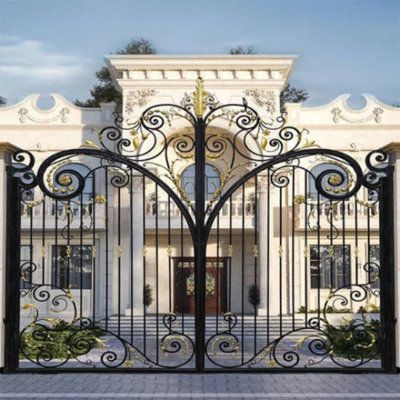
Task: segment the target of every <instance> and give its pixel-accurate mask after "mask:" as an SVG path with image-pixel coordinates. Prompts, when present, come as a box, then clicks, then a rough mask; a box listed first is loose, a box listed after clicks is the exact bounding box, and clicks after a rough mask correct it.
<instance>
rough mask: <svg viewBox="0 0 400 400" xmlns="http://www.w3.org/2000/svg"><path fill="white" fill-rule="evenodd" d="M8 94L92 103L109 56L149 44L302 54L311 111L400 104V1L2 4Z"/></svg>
mask: <svg viewBox="0 0 400 400" xmlns="http://www.w3.org/2000/svg"><path fill="white" fill-rule="evenodd" d="M0 35H1V36H0V95H1V96H3V97H6V99H7V103H8V104H13V103H15V102H17V101H19V100H21V99H23V98H24V97H25V96H27V95H30V94H32V93H39V94H41V95H44V96H45V95H48V94H49V93H60V94H62V95H64V96H65V97H67V98H68V99H69V100H74V99H76V98H78V99H81V100H84V99H86V98H88V97H89V96H90V94H89V90H90V88H91V87H92V85H93V84H95V83H96V77H95V71H96V70H97V69H99V67H101V66H102V65H103V64H104V56H105V55H107V54H111V53H113V52H115V51H116V50H117V49H118V48H121V47H123V46H124V45H125V44H126V43H127V42H128V41H129V40H130V39H132V38H138V37H144V38H146V39H148V40H150V41H151V42H153V44H154V46H155V47H156V49H157V52H158V53H160V54H180V55H182V54H226V53H228V52H229V49H230V48H232V47H234V46H237V45H242V46H253V47H254V49H255V50H256V51H257V52H258V53H260V54H268V53H272V54H297V55H299V59H298V60H297V63H296V66H295V68H294V71H293V74H292V76H291V78H290V82H291V83H292V84H293V85H294V86H296V87H299V88H304V89H306V90H307V91H308V92H309V93H310V99H309V100H307V102H306V104H307V105H309V106H316V105H322V104H326V103H328V102H330V101H331V100H333V99H334V98H336V97H337V96H338V95H340V94H343V93H350V94H352V97H351V98H350V100H349V103H350V105H351V106H353V107H357V108H360V107H362V105H363V100H362V98H361V94H363V93H370V94H373V95H374V96H376V97H377V98H379V99H380V100H382V101H384V102H386V103H388V104H393V103H400V0H246V1H244V0H201V1H197V0H146V1H145V0H137V1H136V0H108V1H105V0H68V1H66V0H0Z"/></svg>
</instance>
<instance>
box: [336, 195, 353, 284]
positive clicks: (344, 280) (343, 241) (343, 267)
mask: <svg viewBox="0 0 400 400" xmlns="http://www.w3.org/2000/svg"><path fill="white" fill-rule="evenodd" d="M342 213H343V216H342V217H343V220H342V253H343V255H342V256H343V265H342V274H343V282H342V285H343V286H346V284H347V283H346V204H345V202H344V200H342ZM349 256H350V255H349ZM349 261H350V260H349ZM350 265H351V264H350V263H349V268H348V270H349V272H351V270H350ZM338 285H339V284H338Z"/></svg>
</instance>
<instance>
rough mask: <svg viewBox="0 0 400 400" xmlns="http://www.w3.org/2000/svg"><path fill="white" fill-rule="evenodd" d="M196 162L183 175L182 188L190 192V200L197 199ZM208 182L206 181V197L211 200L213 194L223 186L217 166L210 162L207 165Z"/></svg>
mask: <svg viewBox="0 0 400 400" xmlns="http://www.w3.org/2000/svg"><path fill="white" fill-rule="evenodd" d="M195 169H196V167H195V164H192V165H189V166H188V167H187V168H186V169H185V170H184V171H183V172H182V175H181V180H180V184H181V188H182V189H183V190H185V192H186V193H187V194H188V197H189V199H190V200H192V201H194V199H195ZM205 173H206V176H205V178H206V182H205V193H204V195H205V198H206V200H210V198H211V196H212V195H213V193H214V192H215V190H216V189H218V188H219V187H220V186H221V178H220V174H219V171H218V170H217V168H215V167H213V166H212V165H210V164H206V167H205Z"/></svg>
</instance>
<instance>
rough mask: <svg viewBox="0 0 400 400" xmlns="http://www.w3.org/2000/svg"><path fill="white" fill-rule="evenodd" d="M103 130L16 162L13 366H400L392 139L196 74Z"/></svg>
mask: <svg viewBox="0 0 400 400" xmlns="http://www.w3.org/2000/svg"><path fill="white" fill-rule="evenodd" d="M93 135H94V136H93V140H86V141H85V142H84V144H83V145H82V147H81V148H79V149H73V150H68V151H61V152H59V153H56V154H53V155H51V156H49V157H48V158H46V159H45V160H41V161H40V163H39V166H38V167H36V166H35V160H34V157H33V156H32V154H30V153H28V152H24V151H19V152H17V153H15V154H14V158H13V159H14V164H13V165H12V166H11V167H9V170H8V215H7V218H8V222H7V223H8V233H7V255H8V256H7V293H6V297H7V319H6V328H7V334H6V349H7V352H6V364H5V371H6V372H13V371H17V370H18V371H42V370H46V371H49V370H61V369H62V370H67V369H68V370H85V371H92V370H93V369H96V370H117V371H122V370H143V371H147V370H154V371H157V370H168V371H171V370H179V371H183V370H187V371H204V370H206V371H207V370H210V371H211V370H212V371H218V370H225V371H226V370H234V371H260V370H270V371H275V370H281V371H284V370H296V371H298V370H304V371H315V370H317V369H318V370H325V369H326V370H332V369H340V370H354V369H355V368H359V369H360V370H361V371H366V370H377V371H379V370H385V371H388V372H392V371H394V370H395V359H394V355H395V351H394V324H395V320H394V303H393V301H394V300H393V299H394V292H393V290H394V289H393V288H394V287H393V215H392V212H393V203H392V202H393V193H392V166H391V165H390V163H389V161H388V159H387V156H386V154H384V153H383V152H381V151H375V152H372V153H370V154H368V155H367V156H366V158H365V160H364V159H362V158H361V157H360V155H361V154H356V155H354V154H352V155H349V154H347V153H344V152H338V151H335V150H329V149H322V148H319V147H318V145H317V144H316V143H315V142H314V141H312V140H310V139H307V138H306V135H307V132H306V131H301V130H299V129H297V128H295V127H293V126H288V125H286V120H285V115H282V116H279V117H278V118H276V119H275V120H273V119H271V121H265V120H263V119H262V118H260V116H259V114H258V113H257V111H256V110H255V109H254V108H252V107H250V106H249V105H248V104H247V102H246V100H243V103H242V104H227V105H221V104H219V103H218V101H217V100H216V99H215V98H214V97H213V96H212V95H211V94H210V93H209V92H207V91H205V90H204V88H203V81H202V80H201V79H200V78H199V80H198V81H197V86H196V90H195V91H194V92H193V94H191V95H186V96H185V98H184V99H183V100H182V102H181V104H179V105H175V104H162V105H156V106H152V107H149V108H148V109H147V110H145V111H144V112H143V113H142V114H141V116H140V118H139V119H138V120H137V121H136V122H128V121H123V120H122V118H120V117H119V116H117V118H116V121H115V125H114V126H111V127H106V128H104V129H102V130H101V131H96V132H93ZM363 158H364V157H363Z"/></svg>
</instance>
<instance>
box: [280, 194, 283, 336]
mask: <svg viewBox="0 0 400 400" xmlns="http://www.w3.org/2000/svg"><path fill="white" fill-rule="evenodd" d="M282 197H283V196H282V188H281V187H280V188H279V336H282V300H283V299H282V284H283V282H282V281H283V279H282V256H283V247H282V243H283V242H282V223H283V215H282V207H283V204H282V201H283V198H282Z"/></svg>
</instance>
